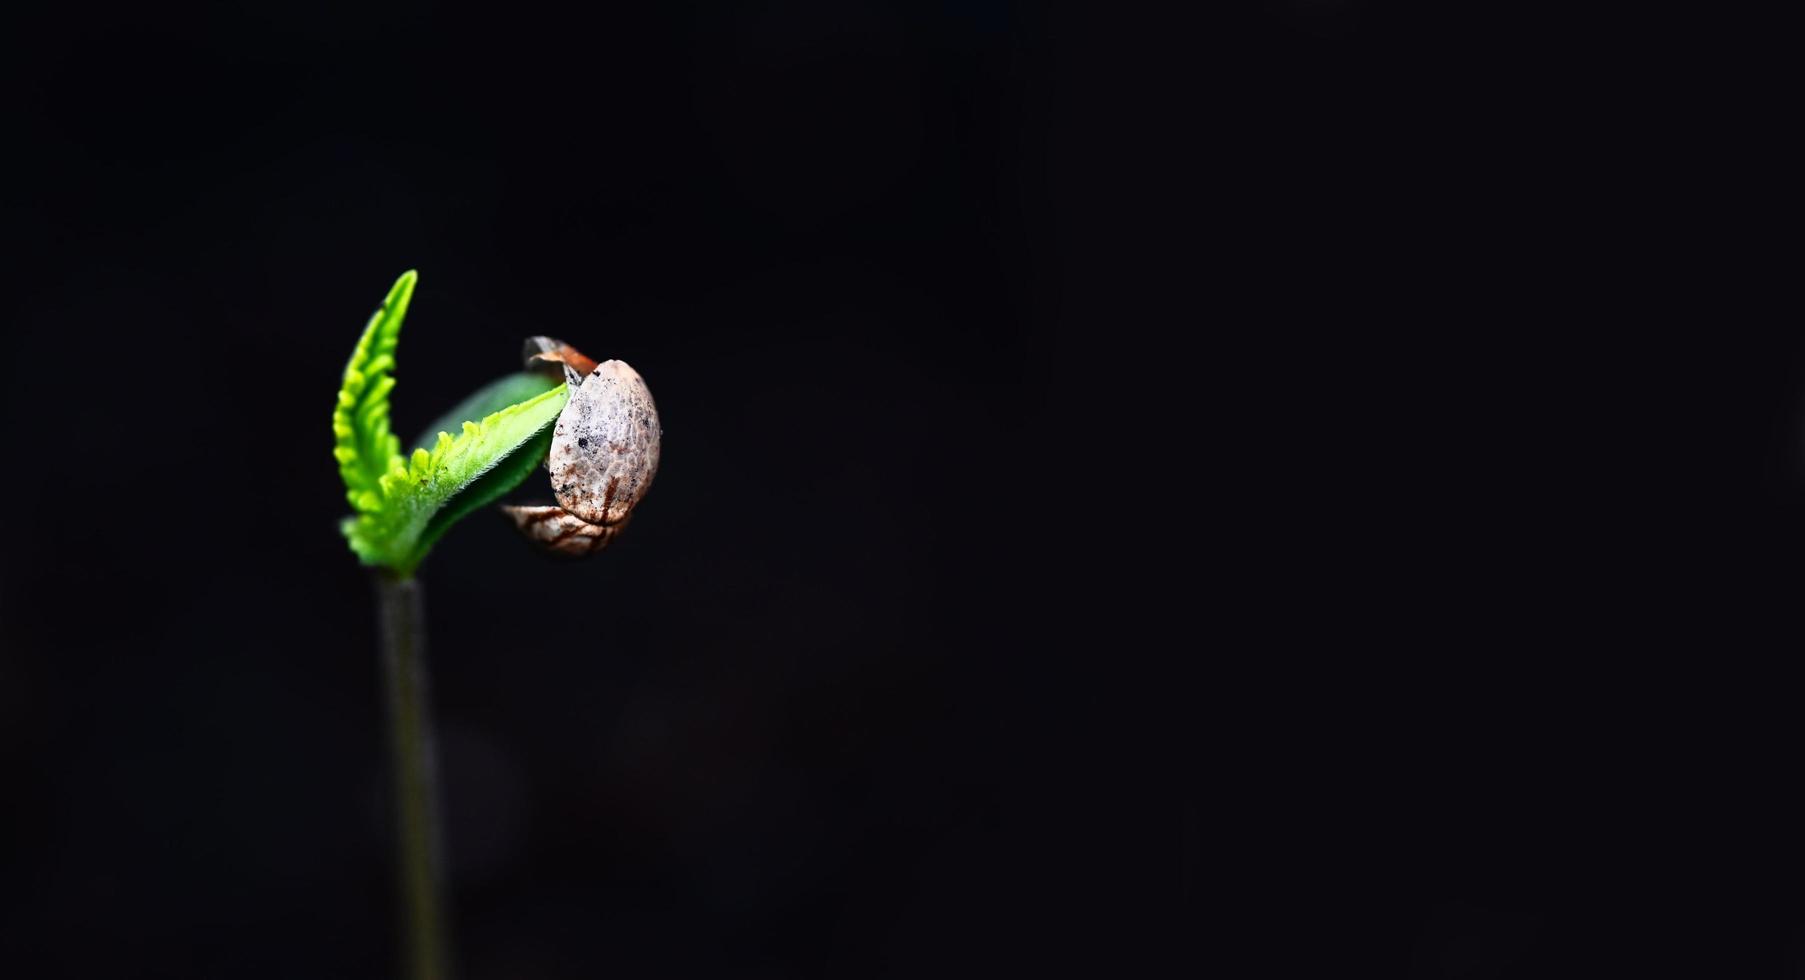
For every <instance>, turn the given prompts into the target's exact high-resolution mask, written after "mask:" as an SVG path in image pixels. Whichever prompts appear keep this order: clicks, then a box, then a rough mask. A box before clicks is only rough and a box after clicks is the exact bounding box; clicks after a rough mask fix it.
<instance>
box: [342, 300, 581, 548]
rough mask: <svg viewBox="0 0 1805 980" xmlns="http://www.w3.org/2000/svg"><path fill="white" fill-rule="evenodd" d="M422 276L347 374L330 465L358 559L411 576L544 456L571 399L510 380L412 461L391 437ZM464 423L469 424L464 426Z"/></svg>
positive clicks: (468, 403) (377, 323) (471, 403)
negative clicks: (406, 323) (394, 399)
mask: <svg viewBox="0 0 1805 980" xmlns="http://www.w3.org/2000/svg"><path fill="white" fill-rule="evenodd" d="M415 281H416V276H415V275H414V273H412V272H408V273H406V274H405V275H403V276H402V277H401V278H400V279H399V280H398V281H397V282H396V283H395V287H394V288H393V289H392V290H390V291H389V298H388V300H387V301H385V302H384V303H383V306H382V309H380V310H378V311H377V312H376V315H375V316H373V317H371V318H370V323H369V325H368V326H367V327H365V328H364V333H363V337H362V338H361V339H359V340H358V343H357V348H356V350H355V351H353V353H352V355H351V360H350V362H349V363H347V364H346V366H345V377H344V384H343V386H342V387H341V388H340V390H339V397H338V401H337V402H336V404H335V407H334V409H333V414H332V431H333V437H334V446H333V458H334V459H335V460H336V461H337V462H338V464H339V473H340V474H341V475H342V476H343V477H344V480H345V490H346V499H347V500H348V501H349V502H350V503H351V506H352V509H353V510H354V511H355V514H354V515H353V516H352V517H349V518H347V519H346V520H345V521H344V522H343V524H342V525H341V528H342V530H343V531H344V534H345V538H346V539H347V541H348V542H349V543H350V545H351V550H352V551H354V552H356V554H357V556H358V558H359V559H361V560H362V561H363V562H364V563H365V564H368V565H381V566H385V567H387V568H389V569H391V570H393V571H395V572H397V573H399V574H402V575H411V574H412V573H413V570H414V569H415V568H416V567H417V566H418V565H419V564H420V562H421V560H423V559H424V558H425V557H426V554H427V552H428V551H429V550H431V548H432V546H433V544H434V543H435V542H437V541H438V539H439V538H440V537H441V536H442V535H443V534H444V533H445V531H446V530H448V529H449V528H450V527H451V526H452V525H453V524H455V523H456V522H457V521H458V520H460V519H461V518H463V517H464V516H466V515H468V514H469V513H471V512H472V511H474V510H476V509H477V508H479V507H483V506H485V505H487V504H489V503H491V502H493V501H494V500H496V499H497V498H499V497H501V496H502V495H503V494H505V493H507V492H508V491H509V490H512V489H513V488H514V487H515V486H517V485H519V483H520V482H521V481H522V480H524V479H526V477H527V476H528V475H530V474H531V473H532V471H533V469H534V467H535V466H536V465H537V464H538V463H539V461H540V460H542V459H544V458H545V454H546V451H547V449H548V447H549V445H550V442H551V430H552V423H553V422H555V421H556V420H557V418H558V413H559V412H561V411H563V409H564V404H565V402H567V401H569V399H570V393H569V391H568V389H566V387H565V386H564V385H562V384H557V383H556V382H555V381H553V380H552V379H549V378H545V377H543V376H540V375H524V374H523V375H510V376H508V377H506V378H503V379H501V380H500V381H497V382H495V383H493V384H491V385H488V386H486V387H484V388H483V389H481V390H479V391H478V392H477V393H476V394H474V395H472V396H471V397H469V398H467V399H465V400H464V401H463V402H462V403H460V404H459V406H458V407H457V408H456V409H454V410H453V411H452V412H451V413H449V414H448V415H447V416H446V417H445V419H443V420H441V421H442V423H443V424H444V425H445V426H446V427H451V426H456V427H457V428H458V430H459V434H456V435H453V434H452V433H451V432H449V431H436V430H435V431H433V432H432V434H431V435H430V436H429V437H428V438H426V439H423V440H422V442H421V445H419V446H417V447H415V448H414V450H413V452H412V453H411V454H410V455H408V456H403V455H401V443H400V440H399V439H397V438H396V437H395V436H394V434H393V433H392V432H391V431H390V429H389V394H390V392H391V391H392V390H393V389H394V386H395V379H394V377H393V371H394V367H395V347H396V345H397V342H398V340H399V337H400V332H401V321H402V319H403V318H404V317H405V316H406V315H407V305H408V302H409V300H410V299H411V298H412V296H413V289H414V283H415ZM459 416H464V417H462V418H460V417H459Z"/></svg>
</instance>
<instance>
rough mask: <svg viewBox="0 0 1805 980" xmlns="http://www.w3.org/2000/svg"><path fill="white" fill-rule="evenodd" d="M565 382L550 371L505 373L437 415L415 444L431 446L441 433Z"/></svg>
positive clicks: (454, 431) (420, 447) (461, 428)
mask: <svg viewBox="0 0 1805 980" xmlns="http://www.w3.org/2000/svg"><path fill="white" fill-rule="evenodd" d="M562 384H563V382H562V381H559V380H558V379H556V378H554V377H552V376H550V375H547V374H541V373H534V372H530V371H521V372H518V373H515V374H509V375H504V376H502V377H500V378H497V379H495V380H494V381H491V382H489V383H488V384H486V385H483V386H482V387H481V388H478V389H477V390H476V391H475V392H472V393H471V395H470V397H468V398H466V399H464V400H463V401H461V402H458V404H457V406H456V407H455V408H453V409H452V410H451V411H449V412H446V413H445V414H444V415H441V416H439V417H438V418H436V419H434V420H433V423H432V424H431V425H429V426H427V427H426V430H425V431H424V432H421V433H420V438H418V439H415V440H414V443H413V444H414V447H415V448H417V449H431V448H433V445H434V444H435V443H436V442H438V439H439V436H440V434H441V433H446V432H449V433H452V434H454V435H455V434H456V433H459V432H462V431H463V428H464V427H463V423H465V422H470V421H474V420H476V419H480V418H484V417H486V416H489V415H493V414H495V413H496V412H499V411H501V410H502V409H504V408H507V407H508V406H509V405H517V404H519V403H521V402H523V401H526V400H527V399H529V398H532V397H533V396H535V395H538V394H541V393H543V392H547V391H550V390H552V389H553V388H556V387H558V386H560V385H562Z"/></svg>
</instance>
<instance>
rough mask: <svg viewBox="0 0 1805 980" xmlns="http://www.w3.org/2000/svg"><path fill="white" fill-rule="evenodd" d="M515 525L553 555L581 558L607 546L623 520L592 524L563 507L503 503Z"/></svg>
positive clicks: (528, 537) (624, 525)
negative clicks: (514, 505)
mask: <svg viewBox="0 0 1805 980" xmlns="http://www.w3.org/2000/svg"><path fill="white" fill-rule="evenodd" d="M502 510H503V511H505V512H506V513H507V515H508V516H509V517H511V518H513V520H514V526H515V527H516V528H518V529H519V530H520V533H521V534H524V535H526V536H527V539H528V540H530V541H532V542H533V543H534V544H537V545H539V546H540V547H543V548H544V549H546V550H547V551H550V552H551V553H553V554H556V555H564V556H566V557H570V558H583V557H587V556H589V555H593V554H595V553H596V552H598V551H600V550H602V549H603V548H606V547H608V545H609V544H611V543H612V542H613V541H614V538H615V536H616V535H618V534H620V532H621V529H622V528H624V527H626V526H627V524H626V522H625V521H622V522H621V523H619V524H615V525H613V526H606V525H602V524H591V523H589V522H588V521H585V520H583V519H582V518H580V517H577V516H576V515H575V514H571V513H568V512H566V511H565V510H564V508H562V507H551V506H539V507H503V508H502Z"/></svg>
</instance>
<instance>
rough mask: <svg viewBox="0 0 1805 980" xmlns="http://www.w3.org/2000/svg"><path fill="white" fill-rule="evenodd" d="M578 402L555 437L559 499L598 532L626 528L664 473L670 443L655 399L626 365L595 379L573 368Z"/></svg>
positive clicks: (610, 367)
mask: <svg viewBox="0 0 1805 980" xmlns="http://www.w3.org/2000/svg"><path fill="white" fill-rule="evenodd" d="M564 373H565V378H566V379H567V380H568V381H569V383H570V389H571V391H570V401H569V403H568V404H566V405H565V406H564V411H563V413H562V414H560V415H559V416H558V421H557V423H556V427H555V428H554V429H553V430H552V447H551V456H550V459H549V461H548V465H549V466H550V469H551V476H552V492H553V493H554V494H556V495H557V498H558V504H559V505H560V506H562V507H563V508H564V509H565V510H566V511H568V512H570V513H571V514H574V515H576V516H577V517H579V518H582V519H583V520H585V521H588V522H589V523H591V524H601V525H604V526H618V525H621V524H624V523H625V522H626V520H627V517H628V515H630V514H631V513H632V512H633V507H634V505H635V504H637V503H639V501H640V498H642V497H644V496H645V493H646V491H647V490H648V489H649V488H650V487H651V485H652V477H653V476H654V475H656V474H657V472H658V454H659V442H660V440H661V439H662V437H663V435H664V430H663V427H662V426H661V425H660V424H659V421H658V409H657V406H656V405H654V404H653V403H652V392H651V391H650V390H649V389H648V388H646V383H645V380H644V379H642V378H641V377H640V376H639V372H637V371H635V370H633V369H632V368H631V367H629V366H627V363H626V362H625V361H604V362H602V363H601V364H598V365H596V367H595V369H594V370H592V371H590V372H589V373H588V374H587V375H582V374H579V373H578V372H577V371H575V370H574V369H572V367H571V365H570V363H569V362H568V361H567V362H566V363H565V364H564Z"/></svg>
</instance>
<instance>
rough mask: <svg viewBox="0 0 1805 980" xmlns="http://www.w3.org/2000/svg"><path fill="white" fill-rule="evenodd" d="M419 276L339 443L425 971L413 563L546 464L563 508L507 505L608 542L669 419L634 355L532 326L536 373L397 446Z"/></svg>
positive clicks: (350, 366) (407, 930)
mask: <svg viewBox="0 0 1805 980" xmlns="http://www.w3.org/2000/svg"><path fill="white" fill-rule="evenodd" d="M417 279H418V277H417V276H416V275H415V273H413V272H412V271H409V272H407V273H404V274H403V275H402V276H401V278H400V279H398V280H396V282H395V285H394V288H392V289H390V290H389V295H388V298H387V299H386V300H384V301H383V304H382V307H381V308H380V309H378V310H377V311H376V313H375V315H373V316H371V317H370V322H369V325H368V326H366V327H365V328H364V332H363V336H362V337H361V338H360V339H359V340H358V342H357V348H356V349H355V350H354V351H352V353H351V360H350V362H349V363H347V364H346V365H345V375H344V382H343V384H342V385H341V386H340V388H339V393H338V403H337V405H336V407H335V408H334V409H333V412H332V433H333V437H334V440H335V445H334V447H333V450H332V453H333V456H334V457H335V458H336V459H337V460H338V467H339V474H340V475H341V476H342V477H344V481H345V496H346V499H347V500H349V501H350V504H351V509H352V511H353V514H352V516H351V517H347V518H345V520H344V522H343V524H342V530H343V532H344V535H345V538H346V540H347V541H349V543H350V545H351V550H352V551H353V552H355V553H356V555H357V557H358V559H359V560H360V561H362V562H363V563H364V564H365V565H368V566H371V567H372V569H373V570H374V573H375V580H376V592H377V601H378V604H379V607H380V610H381V634H382V635H381V645H382V653H383V677H384V680H385V685H386V687H387V691H388V723H389V736H390V738H389V741H390V753H391V762H392V767H393V776H394V789H395V793H394V796H395V811H396V830H397V838H398V842H399V845H400V855H399V861H398V868H399V873H400V893H401V903H402V929H403V933H404V936H405V949H406V953H405V957H406V960H407V962H408V964H409V975H410V976H412V977H413V978H415V980H441V978H444V977H446V976H448V973H449V963H448V955H449V954H448V945H449V944H448V941H447V936H446V931H445V928H444V925H443V923H444V914H443V878H442V870H441V869H442V861H441V855H440V851H441V831H440V822H439V819H438V812H437V792H436V789H435V774H434V768H435V762H434V753H433V743H432V722H431V711H430V700H429V698H428V688H427V673H426V621H425V609H424V603H423V599H422V596H421V591H420V584H419V581H418V580H417V579H416V578H415V577H414V573H415V571H416V570H417V569H418V568H419V567H420V562H421V561H423V560H424V559H425V558H426V555H427V553H428V552H430V551H431V550H432V546H433V545H434V544H435V543H436V542H437V541H438V540H439V538H441V537H442V536H444V534H445V532H446V531H447V530H449V529H450V528H451V526H452V525H453V524H456V523H457V522H458V521H459V520H462V519H463V518H464V517H466V516H468V515H469V514H471V513H472V512H474V511H476V510H478V509H480V508H483V507H486V506H488V505H490V504H493V503H495V502H496V501H497V500H499V499H500V498H501V497H503V496H504V495H506V494H507V493H509V492H510V491H512V490H513V489H514V488H515V487H517V486H519V485H520V484H521V483H522V482H523V481H525V480H526V478H527V477H529V476H531V475H532V473H533V471H534V470H535V469H536V468H538V466H539V465H540V464H542V463H545V464H547V465H548V466H549V468H550V470H551V476H552V487H553V490H554V493H555V496H556V498H557V501H558V503H557V505H556V506H536V507H504V508H502V510H503V511H504V512H505V513H506V514H507V515H508V516H509V517H510V518H512V519H513V521H514V523H515V526H516V527H518V528H519V529H520V530H521V532H522V533H523V534H525V535H526V536H527V538H528V539H529V540H532V541H534V542H535V543H537V544H539V545H540V546H542V547H544V548H546V549H547V550H549V551H552V552H554V553H558V554H562V555H568V556H582V555H587V554H593V553H594V552H597V551H600V550H602V549H603V548H605V547H606V546H607V545H608V544H609V543H610V542H611V541H613V540H614V538H615V537H616V536H617V535H618V534H619V533H620V531H621V529H622V528H624V527H625V526H626V524H627V520H628V518H629V517H631V516H632V512H633V507H634V505H636V504H637V503H638V502H639V500H640V499H641V498H642V497H643V496H644V494H645V492H646V490H647V489H648V488H649V487H650V486H651V484H652V477H653V475H654V474H655V473H656V472H657V469H658V454H659V442H660V438H661V436H662V434H663V430H662V428H661V427H660V425H659V421H658V412H657V409H656V407H654V405H653V403H652V396H651V392H649V391H648V390H647V389H646V386H645V382H644V381H643V380H641V378H640V377H639V375H638V374H637V373H635V372H634V370H633V369H632V368H630V367H628V366H627V365H626V364H625V363H623V362H621V361H607V362H604V363H601V364H597V363H596V362H595V361H593V360H590V359H589V358H587V357H585V356H583V355H582V354H580V353H578V352H577V351H576V350H575V349H573V348H571V347H570V346H569V345H567V344H564V343H563V342H561V341H558V340H553V339H551V338H549V337H532V338H529V339H528V340H527V342H526V365H525V366H526V370H524V371H520V372H517V373H515V374H510V375H507V376H506V377H503V378H500V379H498V380H496V381H495V382H493V383H491V384H489V385H486V386H484V387H483V388H482V389H480V390H478V391H477V392H475V393H474V394H472V395H471V396H470V397H468V398H466V399H465V400H464V401H463V402H461V403H459V404H458V405H457V406H456V407H455V408H453V409H452V410H451V411H450V412H448V413H446V414H445V415H444V416H442V417H441V418H440V419H439V421H438V423H436V424H435V425H433V426H431V427H429V428H428V429H427V435H426V436H425V438H424V439H423V440H422V442H421V444H420V445H418V446H416V447H414V449H413V451H412V453H411V454H409V455H407V456H403V455H402V453H401V440H400V439H398V438H397V437H396V436H395V434H394V433H393V432H392V431H390V428H389V395H390V393H392V392H393V391H394V388H395V347H396V344H397V342H398V341H399V339H400V335H401V322H402V320H403V319H404V318H405V317H406V316H407V308H408V303H409V302H410V301H411V300H412V299H413V295H414V284H415V282H416V281H417ZM454 433H456V434H454Z"/></svg>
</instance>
